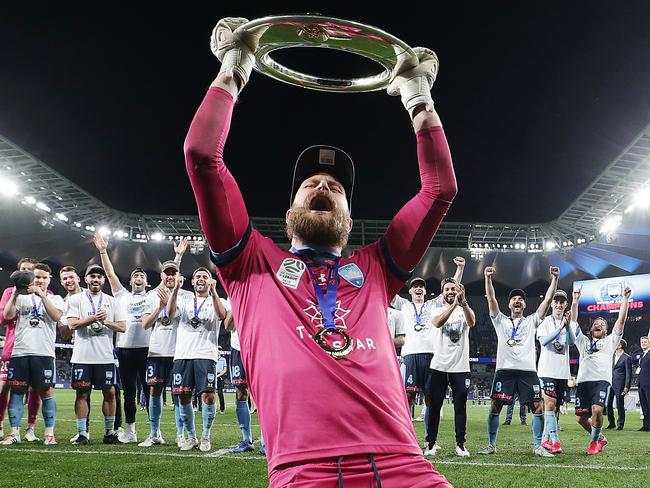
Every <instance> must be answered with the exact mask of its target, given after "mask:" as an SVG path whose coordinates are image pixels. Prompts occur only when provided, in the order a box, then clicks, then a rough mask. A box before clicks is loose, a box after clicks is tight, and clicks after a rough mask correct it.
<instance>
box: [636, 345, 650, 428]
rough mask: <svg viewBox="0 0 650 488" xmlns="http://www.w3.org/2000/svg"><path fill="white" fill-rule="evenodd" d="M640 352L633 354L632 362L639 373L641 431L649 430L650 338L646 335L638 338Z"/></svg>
mask: <svg viewBox="0 0 650 488" xmlns="http://www.w3.org/2000/svg"><path fill="white" fill-rule="evenodd" d="M639 342H640V344H641V352H640V353H639V354H636V355H635V356H634V363H635V364H636V365H638V368H637V371H636V372H637V374H638V375H639V401H640V402H641V411H642V412H643V427H641V428H640V429H639V430H640V431H641V432H650V354H649V353H650V340H649V339H648V336H643V337H641V339H640V341H639Z"/></svg>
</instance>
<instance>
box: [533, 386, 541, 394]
mask: <svg viewBox="0 0 650 488" xmlns="http://www.w3.org/2000/svg"><path fill="white" fill-rule="evenodd" d="M539 390H540V387H539V385H533V391H534V392H535V393H539Z"/></svg>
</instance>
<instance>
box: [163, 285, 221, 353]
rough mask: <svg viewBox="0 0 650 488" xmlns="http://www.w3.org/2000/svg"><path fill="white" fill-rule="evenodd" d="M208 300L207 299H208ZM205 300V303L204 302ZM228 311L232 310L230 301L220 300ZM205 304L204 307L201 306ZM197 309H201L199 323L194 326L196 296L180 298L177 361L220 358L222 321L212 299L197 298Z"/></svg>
mask: <svg viewBox="0 0 650 488" xmlns="http://www.w3.org/2000/svg"><path fill="white" fill-rule="evenodd" d="M206 298H207V299H206ZM204 300H205V302H204ZM219 300H221V303H222V304H223V306H224V307H225V309H226V311H228V310H230V303H229V302H228V300H224V299H223V298H219ZM201 304H203V306H201ZM196 307H197V308H199V307H200V309H201V310H200V311H199V313H198V318H199V323H198V324H197V325H196V326H194V325H192V324H191V320H192V318H193V317H194V294H192V295H190V296H186V297H178V299H177V302H176V309H177V312H176V313H177V314H178V316H179V318H180V322H179V325H178V332H177V333H176V351H175V352H174V360H176V359H211V360H213V361H216V360H217V359H218V358H219V349H218V347H217V346H218V341H219V329H220V327H221V320H219V318H218V317H217V313H216V311H215V309H214V307H213V306H212V297H211V296H208V297H197V298H196Z"/></svg>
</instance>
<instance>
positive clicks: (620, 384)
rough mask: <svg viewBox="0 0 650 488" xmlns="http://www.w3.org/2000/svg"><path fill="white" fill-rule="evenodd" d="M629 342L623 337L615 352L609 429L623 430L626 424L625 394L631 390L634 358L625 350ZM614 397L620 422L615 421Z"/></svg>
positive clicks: (609, 406)
mask: <svg viewBox="0 0 650 488" xmlns="http://www.w3.org/2000/svg"><path fill="white" fill-rule="evenodd" d="M626 348H627V342H626V341H625V339H621V342H620V343H619V344H618V347H617V348H616V351H615V352H614V358H613V368H612V373H613V374H612V390H613V391H612V393H610V395H609V398H608V399H607V418H608V420H609V425H608V426H607V428H608V429H614V428H616V430H623V426H624V425H625V395H627V393H628V392H629V391H630V385H631V384H632V358H631V357H630V355H629V354H627V353H626V352H625V349H626ZM614 397H616V408H617V409H618V422H615V421H614Z"/></svg>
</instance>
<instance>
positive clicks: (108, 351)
mask: <svg viewBox="0 0 650 488" xmlns="http://www.w3.org/2000/svg"><path fill="white" fill-rule="evenodd" d="M91 297H92V301H93V303H94V305H95V310H96V311H99V310H100V309H101V310H106V321H107V322H112V323H115V322H123V321H126V315H125V313H124V310H123V308H122V307H118V306H117V304H116V300H115V298H113V297H112V296H110V295H107V294H106V293H103V292H101V293H98V294H97V295H95V296H92V295H91V294H90V292H87V291H86V292H84V293H77V294H76V295H73V296H71V297H70V298H69V299H68V312H67V313H66V317H67V319H68V321H69V319H71V318H78V319H82V320H83V319H85V318H87V317H89V316H91V315H94V314H95V312H94V311H93V306H92V305H91V303H90V298H91ZM100 303H101V306H100ZM70 362H71V363H75V364H109V363H113V362H114V358H113V331H112V330H111V329H109V328H108V327H106V326H105V325H102V324H101V323H99V322H95V323H93V324H91V325H89V326H87V327H81V328H79V329H76V330H75V332H74V346H73V348H72V358H71V359H70Z"/></svg>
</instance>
